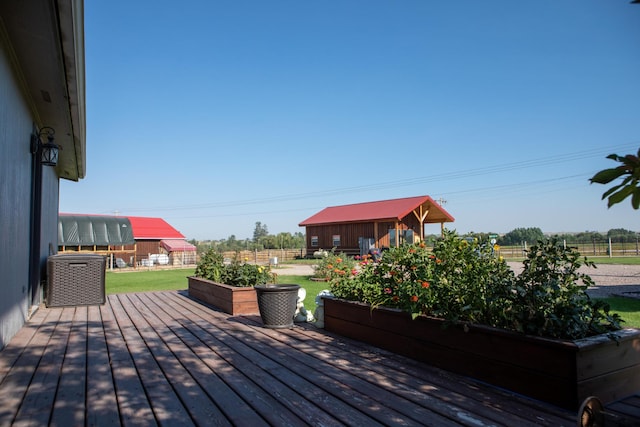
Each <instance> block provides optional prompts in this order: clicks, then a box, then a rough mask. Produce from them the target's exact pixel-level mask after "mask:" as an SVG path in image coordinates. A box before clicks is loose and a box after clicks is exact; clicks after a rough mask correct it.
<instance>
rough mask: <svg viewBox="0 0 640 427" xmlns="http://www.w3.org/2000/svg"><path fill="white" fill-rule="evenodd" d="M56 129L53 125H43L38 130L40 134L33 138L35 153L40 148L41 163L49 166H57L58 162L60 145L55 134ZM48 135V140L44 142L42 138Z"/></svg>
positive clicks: (33, 150)
mask: <svg viewBox="0 0 640 427" xmlns="http://www.w3.org/2000/svg"><path fill="white" fill-rule="evenodd" d="M55 133H56V131H55V130H54V129H53V128H51V127H43V128H42V129H40V130H39V131H38V135H35V136H34V137H33V139H32V147H31V149H32V152H33V153H34V154H35V153H37V152H38V149H40V163H41V164H43V165H47V166H55V165H57V164H58V150H59V149H60V146H58V145H57V144H56V143H55V142H54V140H53V136H54V135H55ZM45 136H46V137H47V142H45V143H42V138H43V137H45Z"/></svg>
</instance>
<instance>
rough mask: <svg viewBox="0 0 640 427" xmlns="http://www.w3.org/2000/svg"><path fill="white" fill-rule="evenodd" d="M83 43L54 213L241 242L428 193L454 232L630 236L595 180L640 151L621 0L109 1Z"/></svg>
mask: <svg viewBox="0 0 640 427" xmlns="http://www.w3.org/2000/svg"><path fill="white" fill-rule="evenodd" d="M85 43H86V46H85V49H86V73H87V88H86V89H87V176H86V178H85V179H83V180H81V181H80V182H77V183H76V182H69V181H63V182H62V184H61V188H60V191H61V194H60V211H61V212H73V213H93V214H114V213H118V214H120V215H131V216H153V217H162V218H164V219H166V220H167V221H168V222H169V223H171V224H172V225H173V226H174V227H176V228H177V229H178V230H180V231H181V232H182V233H183V234H184V235H185V236H186V237H187V238H196V239H220V238H226V237H228V236H230V235H232V234H233V235H235V236H236V238H239V239H244V238H247V237H251V236H252V234H253V230H254V227H255V223H256V222H257V221H260V222H261V223H262V224H266V225H267V227H268V230H269V232H270V233H272V234H277V233H279V232H292V233H293V232H297V231H301V232H304V229H302V228H300V227H298V223H300V222H301V221H303V220H304V219H306V218H308V217H309V216H311V215H313V214H314V213H316V212H317V211H319V210H321V209H322V208H324V207H327V206H335V205H342V204H349V203H358V202H366V201H373V200H384V199H392V198H397V197H410V196H418V195H424V194H428V195H430V196H431V197H433V198H434V199H443V200H445V201H446V203H445V204H444V207H445V209H447V210H448V211H449V212H450V213H451V214H452V215H453V216H454V217H455V218H456V221H455V222H454V223H453V224H450V225H449V226H448V227H449V228H452V229H456V230H458V231H459V232H461V233H464V232H469V231H477V232H478V231H483V232H498V233H504V232H508V231H510V230H512V229H514V228H517V227H540V228H541V229H542V230H543V231H545V232H564V231H567V232H568V231H576V232H579V231H586V230H593V231H607V230H609V229H610V228H626V229H630V230H634V231H640V212H638V211H634V210H633V209H632V208H631V205H630V203H629V202H628V201H625V202H624V203H622V204H620V205H616V206H614V207H612V208H611V209H607V207H606V202H604V201H601V200H600V197H601V195H602V193H603V192H604V191H605V190H606V189H607V187H606V186H602V185H596V184H594V185H590V184H589V181H588V180H589V178H590V177H591V176H593V174H594V173H595V172H597V171H599V170H601V169H604V168H607V167H613V166H615V165H616V163H615V162H613V161H611V160H608V159H606V158H605V157H606V156H607V155H608V154H611V153H617V154H627V153H631V152H636V151H637V150H638V147H640V119H639V117H638V112H639V111H640V78H638V70H640V5H631V4H629V1H627V0H606V1H605V0H563V1H557V0H542V1H537V2H519V1H513V0H487V1H483V2H478V1H472V0H465V1H432V0H401V1H398V0H367V1H364V0H358V1H355V0H340V1H338V0H335V1H334V0H330V1H322V2H320V1H315V2H312V1H305V0H295V1H294V0H268V1H267V0H237V1H200V0H198V1H185V2H175V1H153V2H152V1H135V2H130V1H123V0H110V1H108V2H85ZM438 229H439V227H438V226H433V229H431V228H427V232H434V233H435V232H437V231H438Z"/></svg>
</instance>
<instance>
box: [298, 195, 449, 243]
mask: <svg viewBox="0 0 640 427" xmlns="http://www.w3.org/2000/svg"><path fill="white" fill-rule="evenodd" d="M453 221H454V218H453V217H452V216H451V215H450V214H449V213H448V212H447V211H446V210H445V209H444V208H443V207H442V206H441V205H440V204H439V203H437V202H436V201H434V200H433V199H432V198H431V197H429V196H416V197H406V198H401V199H392V200H381V201H376V202H366V203H356V204H351V205H342V206H332V207H328V208H324V209H323V210H321V211H320V212H318V213H316V214H315V215H313V216H311V217H309V218H307V219H305V220H304V221H302V222H301V223H300V224H299V225H300V227H305V229H306V237H307V254H312V253H314V252H316V251H318V250H319V249H325V250H330V249H332V248H335V250H336V251H338V252H344V253H346V254H348V255H364V254H366V253H368V252H369V250H370V249H372V248H379V249H382V248H390V247H395V246H399V245H401V244H403V243H414V242H417V241H420V240H423V239H424V225H425V224H434V223H435V224H440V227H441V229H442V228H444V223H445V222H453Z"/></svg>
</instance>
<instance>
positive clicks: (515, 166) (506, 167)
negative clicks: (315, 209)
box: [121, 143, 638, 212]
mask: <svg viewBox="0 0 640 427" xmlns="http://www.w3.org/2000/svg"><path fill="white" fill-rule="evenodd" d="M637 145H638V144H637V143H633V144H624V145H620V146H613V147H609V148H605V149H603V148H597V149H590V150H585V151H581V152H575V153H567V154H561V155H554V156H546V157H541V158H537V159H528V160H523V161H519V162H512V163H505V164H496V165H492V166H487V167H481V168H474V169H465V170H463V171H460V170H457V171H453V172H448V173H439V174H436V175H427V176H423V177H416V178H407V179H401V180H394V181H386V182H379V183H371V184H366V185H357V186H352V187H344V188H336V189H329V190H320V191H312V192H305V193H296V194H287V195H279V196H271V197H265V198H257V199H247V200H235V201H222V202H211V203H200V204H189V205H178V206H156V207H144V208H128V209H121V210H124V211H128V212H140V211H153V212H158V211H177V210H192V209H214V208H225V207H240V206H255V205H258V204H267V203H274V202H285V201H293V200H301V199H308V198H318V197H326V196H332V195H337V194H340V195H342V194H346V193H357V192H364V191H372V190H382V189H389V188H397V187H405V186H410V185H418V184H425V183H431V182H438V181H445V180H446V181H451V180H456V179H462V178H470V177H477V176H483V175H490V174H495V173H500V172H508V171H513V170H522V169H528V168H533V167H538V166H548V165H553V164H558V163H566V162H571V161H576V160H582V159H587V158H594V157H603V158H604V157H605V156H606V155H608V154H611V152H612V151H622V152H624V150H629V149H634V148H635V147H637ZM556 179H563V178H556ZM462 191H470V190H462Z"/></svg>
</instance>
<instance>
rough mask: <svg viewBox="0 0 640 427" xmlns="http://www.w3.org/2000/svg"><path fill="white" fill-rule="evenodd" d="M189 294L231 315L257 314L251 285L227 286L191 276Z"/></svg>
mask: <svg viewBox="0 0 640 427" xmlns="http://www.w3.org/2000/svg"><path fill="white" fill-rule="evenodd" d="M188 279H189V295H190V296H192V297H193V298H196V299H199V300H200V301H202V302H205V303H207V304H209V305H212V306H214V307H216V308H218V309H220V310H222V311H224V312H225V313H228V314H231V315H233V316H236V315H240V314H258V313H259V310H258V298H257V297H256V290H255V289H253V287H238V286H229V285H225V284H224V283H216V282H213V281H211V280H207V279H203V278H200V277H195V276H191V277H189V278H188Z"/></svg>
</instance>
